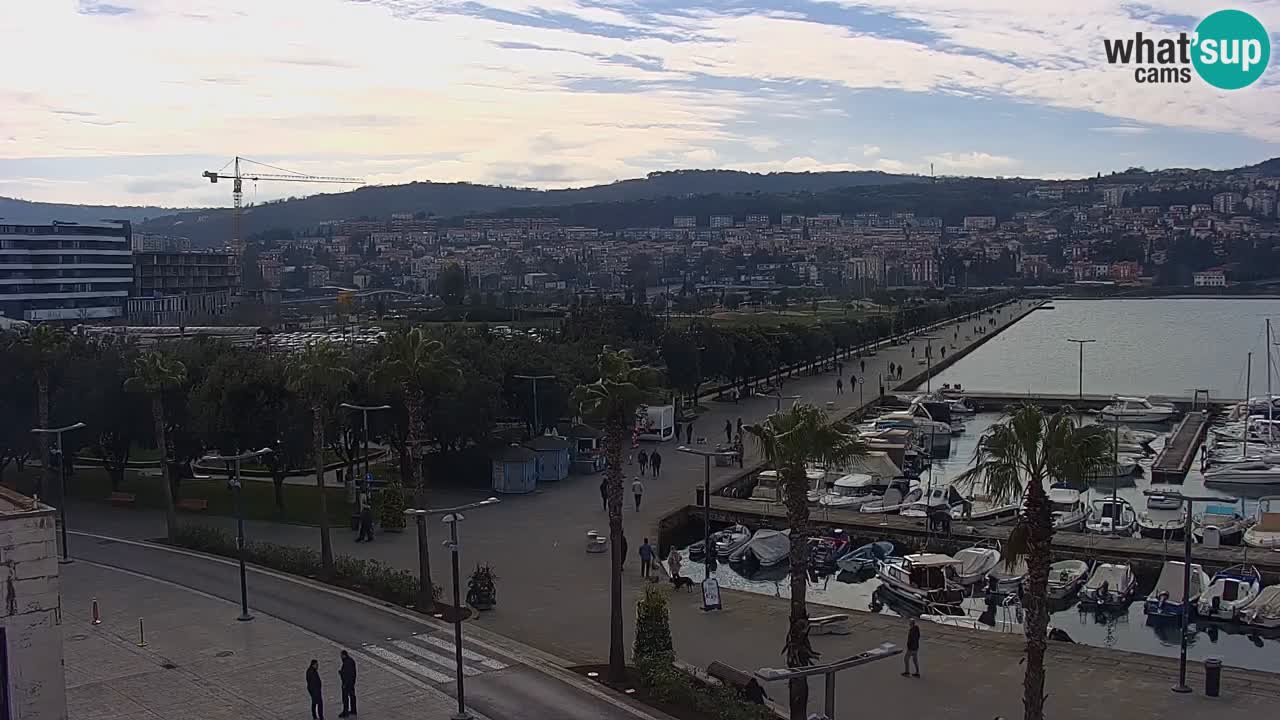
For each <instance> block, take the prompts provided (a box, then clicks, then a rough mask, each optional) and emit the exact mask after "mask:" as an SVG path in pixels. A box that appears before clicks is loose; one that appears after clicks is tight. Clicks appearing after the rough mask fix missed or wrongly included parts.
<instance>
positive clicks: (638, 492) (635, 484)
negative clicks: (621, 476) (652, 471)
mask: <svg viewBox="0 0 1280 720" xmlns="http://www.w3.org/2000/svg"><path fill="white" fill-rule="evenodd" d="M631 494H632V495H635V496H636V512H640V498H641V497H642V496H643V495H644V483H642V482H640V478H636V479H635V480H633V481H632V482H631Z"/></svg>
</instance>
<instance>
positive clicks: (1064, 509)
mask: <svg viewBox="0 0 1280 720" xmlns="http://www.w3.org/2000/svg"><path fill="white" fill-rule="evenodd" d="M1049 509H1050V511H1051V512H1052V514H1053V529H1054V530H1080V529H1081V528H1083V527H1084V521H1085V518H1086V517H1088V515H1089V508H1088V506H1086V505H1085V504H1084V499H1083V498H1082V497H1081V495H1080V491H1079V490H1076V489H1075V488H1073V487H1069V486H1067V485H1054V486H1053V487H1051V488H1049Z"/></svg>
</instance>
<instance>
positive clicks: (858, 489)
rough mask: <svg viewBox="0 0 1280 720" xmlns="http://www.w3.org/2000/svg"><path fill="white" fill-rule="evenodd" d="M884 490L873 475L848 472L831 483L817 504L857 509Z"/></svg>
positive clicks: (834, 507) (843, 508)
mask: <svg viewBox="0 0 1280 720" xmlns="http://www.w3.org/2000/svg"><path fill="white" fill-rule="evenodd" d="M884 490H885V486H883V485H881V480H880V479H879V478H877V477H875V476H874V475H868V474H866V473H849V474H848V475H842V476H840V477H839V478H838V479H837V480H836V481H835V482H833V483H831V488H830V489H829V490H828V491H827V492H826V493H824V494H823V495H822V499H821V500H819V501H818V504H819V505H822V506H823V507H827V508H831V509H833V510H858V509H859V508H861V507H862V506H863V505H864V504H865V503H868V502H871V501H872V500H875V499H877V498H879V497H880V496H881V495H882V494H883V493H884ZM877 491H878V492H877Z"/></svg>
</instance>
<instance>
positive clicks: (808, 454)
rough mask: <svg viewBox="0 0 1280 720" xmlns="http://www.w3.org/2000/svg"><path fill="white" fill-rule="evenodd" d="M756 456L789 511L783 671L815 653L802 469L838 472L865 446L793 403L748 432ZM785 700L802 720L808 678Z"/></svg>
mask: <svg viewBox="0 0 1280 720" xmlns="http://www.w3.org/2000/svg"><path fill="white" fill-rule="evenodd" d="M745 429H746V431H747V433H749V434H750V435H751V436H752V437H753V438H754V439H755V443H756V446H757V447H759V449H760V454H761V455H762V456H764V458H765V459H766V460H767V461H768V462H769V463H770V464H771V465H773V467H774V468H776V469H777V470H778V473H779V474H780V475H781V476H782V501H783V504H784V505H786V508H787V526H788V527H789V528H790V536H791V552H790V556H789V560H790V563H791V621H790V623H789V625H788V628H787V642H786V645H785V647H784V651H783V652H784V654H785V655H786V658H787V667H793V668H797V667H806V666H809V665H812V664H813V661H814V660H815V659H816V658H817V657H818V653H817V652H816V651H815V650H814V649H813V646H812V645H810V644H809V609H808V607H807V606H806V605H805V595H806V591H807V590H808V580H809V532H810V527H809V497H808V494H809V479H808V477H807V475H806V473H805V466H807V465H809V464H811V463H817V464H820V465H823V466H825V467H840V466H841V465H844V464H845V463H847V462H848V461H849V460H851V459H852V458H854V457H857V456H860V455H865V454H866V452H867V449H866V446H865V445H863V443H862V442H861V441H860V440H859V439H858V436H857V435H855V434H852V433H850V432H848V431H847V430H846V428H845V427H844V426H843V425H840V424H831V423H830V422H829V418H828V417H827V413H826V412H824V411H823V410H822V409H821V408H819V407H817V406H815V405H809V404H801V403H796V404H795V405H793V406H791V407H790V408H789V409H787V410H785V411H783V412H780V413H774V414H773V415H770V416H769V417H767V418H765V421H764V422H763V423H760V424H759V425H748V426H747V427H746V428H745ZM787 690H788V696H789V700H790V702H789V705H790V706H791V720H804V719H805V718H806V717H807V713H808V706H809V680H808V678H793V679H792V680H791V681H790V682H789V687H788V688H787Z"/></svg>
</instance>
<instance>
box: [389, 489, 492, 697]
mask: <svg viewBox="0 0 1280 720" xmlns="http://www.w3.org/2000/svg"><path fill="white" fill-rule="evenodd" d="M499 502H501V501H500V500H498V498H496V497H488V498H485V499H484V500H481V501H479V502H473V503H467V504H465V505H457V506H455V507H447V508H423V509H417V508H409V509H407V510H405V511H404V514H405V515H412V516H414V517H415V518H416V519H417V521H418V539H419V543H418V547H419V548H425V547H426V546H427V544H426V538H427V534H426V533H427V516H428V515H440V514H444V517H443V518H441V520H443V521H444V522H447V523H449V539H448V540H447V541H445V543H444V545H445V547H447V548H449V551H450V552H451V553H452V555H453V558H452V559H453V609H454V614H453V653H454V662H455V664H456V672H457V676H456V677H457V683H458V710H457V712H455V713H454V714H453V715H452V716H451V717H452V719H453V720H470V718H471V714H470V713H468V712H467V703H466V694H465V691H464V689H463V684H462V683H463V665H462V597H461V591H460V589H459V588H460V585H459V582H460V581H459V579H458V523H460V522H462V520H463V519H464V516H463V514H462V511H463V510H472V509H475V508H481V507H484V506H486V505H496V504H498V503H499ZM419 554H420V555H421V552H420V553H419ZM419 577H420V579H419V581H418V586H419V587H418V595H419V601H418V602H419V608H430V607H432V604H433V602H434V600H433V599H432V597H431V579H430V578H428V577H427V576H426V575H425V574H423V575H420V576H419ZM423 593H426V598H427V603H426V604H425V605H424V604H422V600H421V597H422V595H423Z"/></svg>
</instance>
